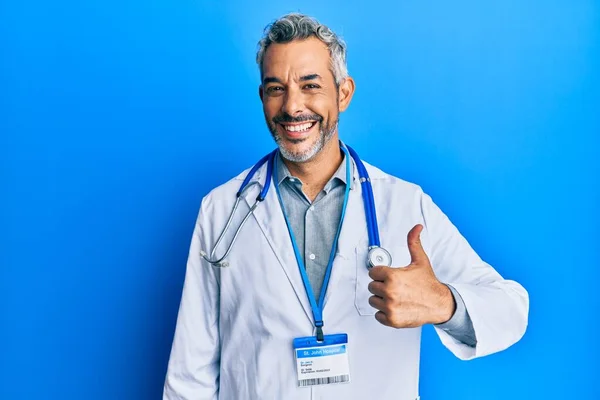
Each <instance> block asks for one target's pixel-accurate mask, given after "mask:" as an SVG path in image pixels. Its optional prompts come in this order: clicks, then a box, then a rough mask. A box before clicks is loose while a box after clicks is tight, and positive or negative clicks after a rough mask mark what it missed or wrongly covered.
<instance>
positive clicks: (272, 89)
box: [267, 86, 283, 94]
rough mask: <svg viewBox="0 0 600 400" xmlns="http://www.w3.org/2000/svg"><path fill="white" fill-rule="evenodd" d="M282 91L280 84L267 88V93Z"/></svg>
mask: <svg viewBox="0 0 600 400" xmlns="http://www.w3.org/2000/svg"><path fill="white" fill-rule="evenodd" d="M280 92H283V87H282V86H269V87H268V88H267V93H268V94H276V93H280Z"/></svg>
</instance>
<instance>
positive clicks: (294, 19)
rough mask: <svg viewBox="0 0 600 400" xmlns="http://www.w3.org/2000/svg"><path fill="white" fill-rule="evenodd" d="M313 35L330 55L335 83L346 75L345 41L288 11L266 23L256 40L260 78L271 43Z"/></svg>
mask: <svg viewBox="0 0 600 400" xmlns="http://www.w3.org/2000/svg"><path fill="white" fill-rule="evenodd" d="M311 36H314V37H316V38H317V39H319V40H320V41H321V42H323V43H325V44H326V45H327V48H328V49H329V55H330V63H331V72H332V73H333V78H334V79H335V83H336V85H338V86H339V85H340V84H341V83H342V82H343V81H344V79H346V78H347V77H348V67H347V66H346V43H344V41H343V40H342V39H341V38H340V37H339V36H337V35H336V34H335V33H334V32H333V31H332V30H331V29H329V28H328V27H327V26H325V25H322V24H321V23H319V21H317V20H316V19H314V18H312V17H309V16H307V15H304V14H299V13H290V14H287V15H284V16H283V17H281V18H279V19H278V20H276V21H275V22H273V23H271V24H269V25H267V27H266V28H265V31H264V35H263V38H262V39H261V40H260V42H258V52H257V54H256V63H257V64H258V66H259V68H260V76H261V80H262V74H263V72H262V71H263V61H264V58H265V53H266V51H267V48H268V47H269V46H270V45H271V44H272V43H289V42H291V41H293V40H305V39H308V38H309V37H311Z"/></svg>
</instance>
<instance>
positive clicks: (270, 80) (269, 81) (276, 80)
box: [263, 76, 283, 85]
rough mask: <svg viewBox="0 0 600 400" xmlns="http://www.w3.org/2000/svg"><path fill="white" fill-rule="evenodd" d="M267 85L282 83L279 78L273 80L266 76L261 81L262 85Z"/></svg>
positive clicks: (271, 77)
mask: <svg viewBox="0 0 600 400" xmlns="http://www.w3.org/2000/svg"><path fill="white" fill-rule="evenodd" d="M267 83H282V84H283V82H281V79H279V78H275V77H273V76H267V77H266V78H265V79H263V85H266V84H267Z"/></svg>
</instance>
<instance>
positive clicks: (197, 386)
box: [163, 202, 220, 400]
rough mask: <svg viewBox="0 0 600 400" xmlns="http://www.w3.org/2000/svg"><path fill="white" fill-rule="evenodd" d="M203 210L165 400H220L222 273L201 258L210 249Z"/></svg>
mask: <svg viewBox="0 0 600 400" xmlns="http://www.w3.org/2000/svg"><path fill="white" fill-rule="evenodd" d="M203 208H204V202H203V206H202V207H201V211H200V215H199V217H198V221H197V223H196V227H195V229H194V234H193V237H192V243H191V246H190V252H189V257H188V262H187V270H186V275H185V283H184V287H183V294H182V297H181V304H180V307H179V315H178V317H177V328H176V330H175V337H174V339H173V347H172V349H171V358H170V360H169V367H168V370H167V376H166V380H165V386H164V392H163V400H191V399H217V398H218V396H219V362H220V343H219V275H218V273H219V271H218V269H217V268H215V267H213V266H212V265H210V264H208V263H207V262H205V261H204V259H202V257H201V256H200V249H201V248H206V243H204V239H203V231H202V227H203V226H206V224H207V223H208V221H207V220H206V215H207V213H206V212H203V211H202V209H203Z"/></svg>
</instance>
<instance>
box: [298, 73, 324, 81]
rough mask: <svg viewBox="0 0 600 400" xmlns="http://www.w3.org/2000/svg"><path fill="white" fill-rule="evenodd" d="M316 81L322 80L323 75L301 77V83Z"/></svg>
mask: <svg viewBox="0 0 600 400" xmlns="http://www.w3.org/2000/svg"><path fill="white" fill-rule="evenodd" d="M314 79H321V75H319V74H310V75H304V76H302V77H300V80H301V81H312V80H314Z"/></svg>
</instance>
